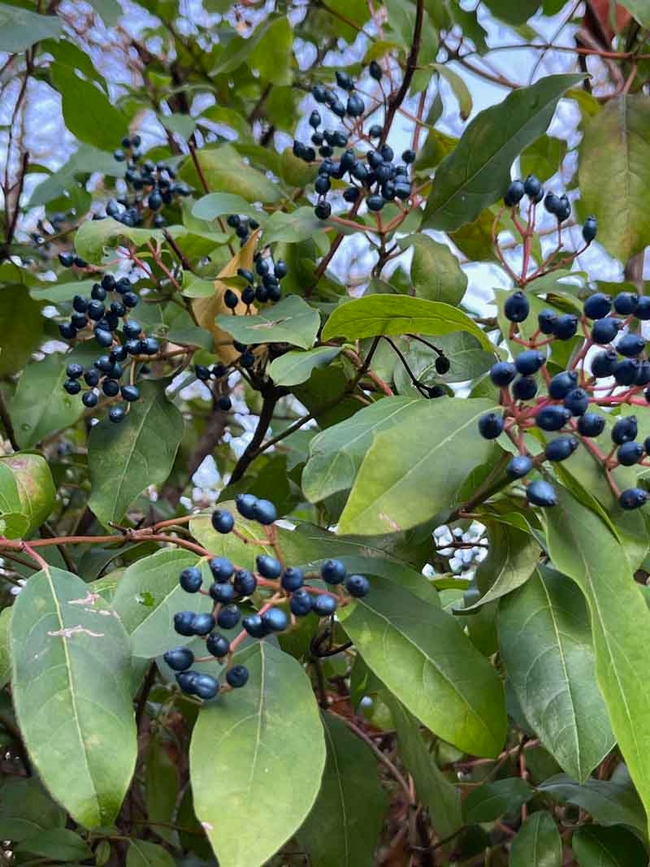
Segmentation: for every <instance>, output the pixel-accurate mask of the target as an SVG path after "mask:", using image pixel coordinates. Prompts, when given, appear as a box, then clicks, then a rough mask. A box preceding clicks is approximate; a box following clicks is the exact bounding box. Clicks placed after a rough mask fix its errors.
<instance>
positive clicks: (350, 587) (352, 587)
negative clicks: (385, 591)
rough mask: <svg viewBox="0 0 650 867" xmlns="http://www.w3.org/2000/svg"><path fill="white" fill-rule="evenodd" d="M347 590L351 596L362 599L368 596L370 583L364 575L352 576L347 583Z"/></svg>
mask: <svg viewBox="0 0 650 867" xmlns="http://www.w3.org/2000/svg"><path fill="white" fill-rule="evenodd" d="M345 588H346V590H347V591H348V593H349V594H350V596H355V597H356V598H358V599H360V598H361V597H362V596H367V595H368V591H369V590H370V582H369V581H368V579H367V578H366V577H365V576H364V575H350V576H348V578H347V580H346V582H345Z"/></svg>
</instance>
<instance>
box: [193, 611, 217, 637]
mask: <svg viewBox="0 0 650 867" xmlns="http://www.w3.org/2000/svg"><path fill="white" fill-rule="evenodd" d="M213 629H214V617H213V616H212V615H211V614H205V613H202V614H193V615H192V632H193V634H194V635H207V634H208V632H212V630H213Z"/></svg>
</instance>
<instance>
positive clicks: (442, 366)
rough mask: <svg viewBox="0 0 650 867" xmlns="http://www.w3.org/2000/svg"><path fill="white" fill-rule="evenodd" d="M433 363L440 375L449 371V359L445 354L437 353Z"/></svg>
mask: <svg viewBox="0 0 650 867" xmlns="http://www.w3.org/2000/svg"><path fill="white" fill-rule="evenodd" d="M433 364H434V366H435V368H436V373H439V374H440V375H441V376H444V375H445V373H449V371H450V370H451V361H450V360H449V359H448V358H447V356H446V355H439V356H438V357H437V358H436V360H435V361H434V363H433Z"/></svg>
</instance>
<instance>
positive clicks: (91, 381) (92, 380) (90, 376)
mask: <svg viewBox="0 0 650 867" xmlns="http://www.w3.org/2000/svg"><path fill="white" fill-rule="evenodd" d="M84 382H85V383H86V385H89V386H90V387H91V388H94V387H95V386H96V385H97V384H98V383H99V374H98V373H97V371H96V370H87V371H86V372H85V373H84Z"/></svg>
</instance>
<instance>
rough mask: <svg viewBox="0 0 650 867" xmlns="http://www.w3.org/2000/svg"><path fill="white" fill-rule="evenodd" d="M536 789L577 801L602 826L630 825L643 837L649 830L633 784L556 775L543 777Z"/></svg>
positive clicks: (556, 796)
mask: <svg viewBox="0 0 650 867" xmlns="http://www.w3.org/2000/svg"><path fill="white" fill-rule="evenodd" d="M537 790H538V791H539V792H540V793H541V794H543V795H550V797H551V798H554V799H556V800H559V801H561V802H563V801H569V802H570V803H571V804H577V805H578V806H579V807H582V809H583V810H586V811H587V812H588V813H590V814H591V816H592V817H593V818H594V819H595V820H596V821H597V822H599V823H600V824H601V825H628V826H629V827H630V828H634V830H635V831H638V832H639V833H640V834H641V835H642V836H644V837H645V835H646V833H647V828H648V826H647V822H646V815H645V811H644V809H643V804H642V803H641V801H640V800H639V796H638V795H637V793H636V792H635V790H634V787H633V786H632V785H631V784H630V785H625V784H622V783H615V782H612V781H611V780H586V781H585V782H584V783H582V784H580V783H576V782H574V780H571V779H570V778H569V777H567V776H566V774H557V775H556V776H554V777H551V778H550V779H548V780H544V782H543V783H541V784H540V785H539V786H538V787H537ZM626 867H627V865H626Z"/></svg>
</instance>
